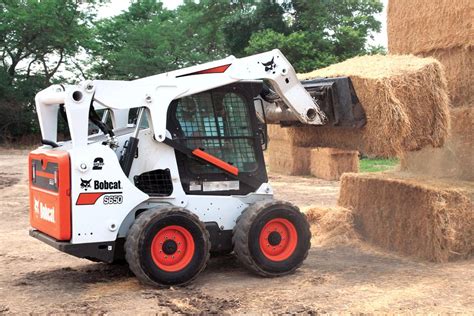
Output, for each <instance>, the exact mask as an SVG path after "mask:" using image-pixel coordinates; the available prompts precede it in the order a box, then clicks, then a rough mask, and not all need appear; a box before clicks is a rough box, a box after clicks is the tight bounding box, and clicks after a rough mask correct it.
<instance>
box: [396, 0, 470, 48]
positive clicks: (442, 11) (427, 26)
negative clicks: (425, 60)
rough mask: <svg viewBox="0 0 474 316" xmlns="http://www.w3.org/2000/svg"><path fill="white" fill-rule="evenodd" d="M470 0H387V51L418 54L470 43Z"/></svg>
mask: <svg viewBox="0 0 474 316" xmlns="http://www.w3.org/2000/svg"><path fill="white" fill-rule="evenodd" d="M473 3H474V2H473V1H472V0H456V1H452V0H390V1H389V3H388V11H387V33H388V49H389V52H390V53H391V54H418V53H422V52H429V51H432V50H436V49H440V48H442V49H450V48H455V47H463V46H468V45H472V44H473V33H472V22H473V17H472V14H473V11H472V10H473V6H474V5H473Z"/></svg>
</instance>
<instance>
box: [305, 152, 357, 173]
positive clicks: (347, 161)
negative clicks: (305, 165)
mask: <svg viewBox="0 0 474 316" xmlns="http://www.w3.org/2000/svg"><path fill="white" fill-rule="evenodd" d="M346 172H359V152H358V151H357V150H343V149H337V148H328V147H317V148H314V149H311V163H310V173H311V175H313V176H315V177H316V178H320V179H324V180H339V178H340V177H341V175H342V174H343V173H346Z"/></svg>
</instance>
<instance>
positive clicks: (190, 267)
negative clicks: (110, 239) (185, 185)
mask: <svg viewBox="0 0 474 316" xmlns="http://www.w3.org/2000/svg"><path fill="white" fill-rule="evenodd" d="M209 250H210V241H209V233H208V231H207V230H206V228H205V226H204V224H203V223H202V222H201V221H200V220H199V219H198V217H197V216H196V215H194V214H192V213H191V212H189V211H187V210H186V209H183V208H179V207H171V208H163V209H155V210H150V211H146V212H144V213H142V214H140V216H139V217H138V218H137V219H136V221H135V222H134V223H133V225H132V227H130V230H129V233H128V236H127V239H126V242H125V258H126V260H127V262H128V264H129V266H130V270H132V272H133V273H134V274H135V275H136V276H137V278H138V279H139V280H140V281H142V282H144V283H147V284H150V285H154V286H169V285H184V284H187V283H189V282H191V281H192V280H193V279H195V278H196V277H197V275H198V274H199V273H200V272H201V271H202V270H204V268H205V266H206V263H207V261H208V259H209Z"/></svg>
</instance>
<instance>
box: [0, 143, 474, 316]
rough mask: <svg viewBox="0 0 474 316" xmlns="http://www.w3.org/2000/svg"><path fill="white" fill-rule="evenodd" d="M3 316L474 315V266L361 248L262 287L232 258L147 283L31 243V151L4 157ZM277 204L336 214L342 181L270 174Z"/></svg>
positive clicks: (330, 250)
mask: <svg viewBox="0 0 474 316" xmlns="http://www.w3.org/2000/svg"><path fill="white" fill-rule="evenodd" d="M0 170H1V173H0V218H1V221H0V267H1V270H0V314H3V313H5V314H9V313H12V314H17V313H22V314H25V313H62V314H64V313H87V314H126V313H135V314H137V313H140V314H143V313H158V312H159V313H219V314H221V313H229V314H230V313H232V314H233V313H244V312H249V313H280V314H281V313H330V312H353V313H371V312H392V313H428V312H430V313H446V312H452V313H463V314H472V313H474V296H473V294H472V293H473V289H474V283H473V282H474V281H473V280H474V260H470V261H460V262H454V263H449V264H432V263H425V262H417V261H413V260H410V259H406V258H401V257H398V256H395V255H391V254H387V253H383V252H380V251H378V250H376V249H373V248H371V247H370V246H368V245H366V244H364V243H350V244H347V245H338V246H331V245H326V246H324V247H323V246H318V245H313V247H312V248H311V250H310V254H309V256H308V259H307V260H306V261H305V263H304V264H303V266H302V268H301V269H299V270H298V271H297V272H296V273H295V274H293V275H290V276H286V277H282V278H273V279H263V278H260V277H257V276H254V275H253V274H251V273H249V272H247V271H246V270H245V269H244V268H242V267H241V266H240V265H239V263H238V262H237V261H236V259H235V258H234V256H233V255H228V256H224V257H216V258H211V260H210V262H209V265H208V266H207V268H206V270H205V271H204V272H203V273H202V274H201V275H200V276H199V278H198V279H197V280H196V281H195V282H194V283H193V284H191V285H190V286H187V287H185V288H171V289H155V288H150V287H147V286H143V285H141V284H140V283H139V282H138V281H137V280H136V279H135V277H134V276H133V275H132V274H131V273H130V272H129V270H128V268H127V266H126V265H106V264H101V263H93V262H90V261H87V260H84V259H77V258H75V257H72V256H69V255H66V254H63V253H61V252H58V251H56V250H55V249H53V248H51V247H49V246H47V245H45V244H43V243H41V242H39V241H37V240H35V239H33V238H30V237H29V236H28V229H29V224H28V187H27V170H26V152H25V151H15V150H5V149H0ZM270 181H271V182H272V183H273V187H274V190H275V192H276V196H277V198H281V199H286V200H290V201H292V202H294V203H296V204H298V205H300V206H308V205H322V206H333V205H335V204H336V200H337V195H338V191H339V189H338V186H339V184H338V182H330V181H321V180H317V179H314V178H302V177H289V176H279V175H278V176H277V175H271V176H270Z"/></svg>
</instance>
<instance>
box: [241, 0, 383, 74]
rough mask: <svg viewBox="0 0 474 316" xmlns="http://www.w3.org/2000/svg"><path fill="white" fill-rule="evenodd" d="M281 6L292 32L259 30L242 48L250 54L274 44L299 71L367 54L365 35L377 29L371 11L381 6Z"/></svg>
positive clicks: (372, 0)
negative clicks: (283, 7) (287, 17)
mask: <svg viewBox="0 0 474 316" xmlns="http://www.w3.org/2000/svg"><path fill="white" fill-rule="evenodd" d="M284 6H285V8H286V10H287V13H288V14H289V15H290V16H291V18H290V22H291V25H290V28H291V31H292V33H290V34H288V35H285V34H282V33H279V34H272V33H269V32H268V31H260V32H258V33H255V34H253V36H252V38H251V40H250V42H249V45H248V47H247V48H246V49H245V51H246V53H248V54H253V53H257V52H261V51H264V50H266V49H268V46H269V45H270V44H271V45H274V46H275V47H279V48H280V49H281V50H282V51H283V53H284V54H285V55H288V56H289V60H290V62H292V63H294V65H295V68H296V70H297V71H299V72H305V71H310V70H313V69H315V68H320V67H324V66H327V65H330V64H332V63H334V62H338V61H342V60H345V59H347V58H350V57H353V56H356V55H360V54H365V53H367V52H368V50H367V48H366V44H367V37H368V36H370V35H371V33H372V32H376V31H379V30H380V22H379V21H377V20H376V19H375V17H374V14H375V13H379V12H381V11H382V9H383V5H382V3H381V1H378V0H346V1H339V0H314V1H305V0H292V1H288V2H285V3H284ZM295 33H296V34H298V35H297V36H296V35H293V34H295ZM289 42H291V45H290V44H289ZM291 56H297V57H296V58H300V59H293V58H292V57H291Z"/></svg>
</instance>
